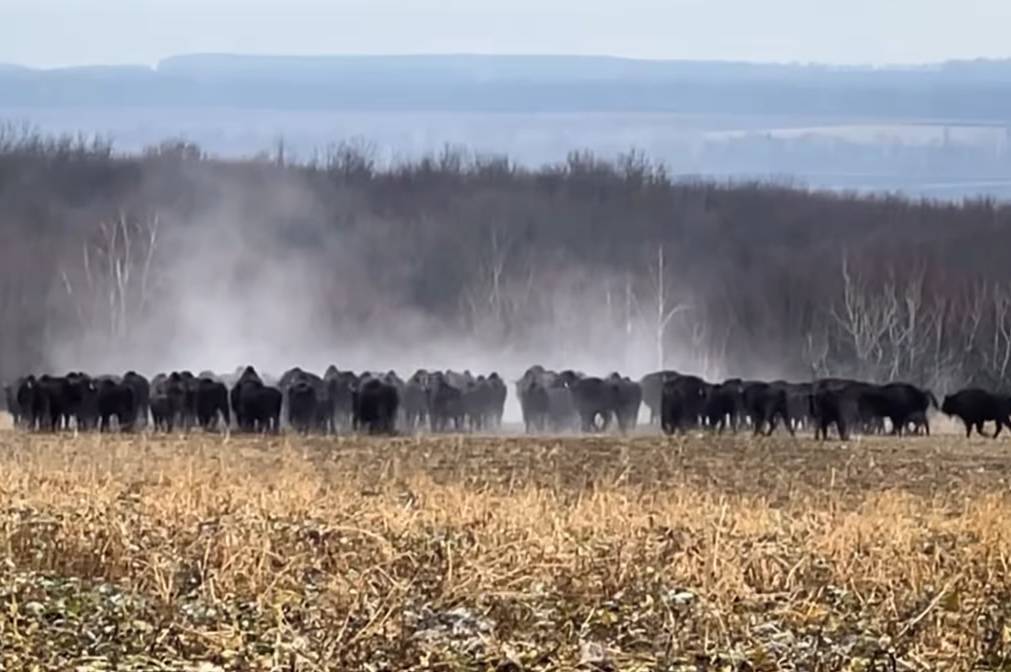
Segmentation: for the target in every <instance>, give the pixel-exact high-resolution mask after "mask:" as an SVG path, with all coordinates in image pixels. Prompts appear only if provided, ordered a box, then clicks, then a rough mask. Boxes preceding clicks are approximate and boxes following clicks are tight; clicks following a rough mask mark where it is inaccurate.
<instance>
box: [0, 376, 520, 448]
mask: <svg viewBox="0 0 1011 672" xmlns="http://www.w3.org/2000/svg"><path fill="white" fill-rule="evenodd" d="M4 398H5V401H6V405H7V410H8V411H9V412H10V414H11V415H12V416H13V418H14V422H15V424H16V425H17V426H18V427H21V428H24V429H29V430H35V431H50V432H53V431H59V430H65V429H77V430H80V431H87V430H100V431H110V430H112V429H118V430H119V431H127V432H128V431H133V430H136V429H143V428H151V429H152V430H154V431H163V432H173V431H177V430H178V431H187V430H190V429H195V428H202V429H205V430H208V431H226V430H232V429H234V430H236V431H241V432H260V433H276V432H279V431H280V430H281V429H282V428H283V427H287V428H289V429H290V430H292V431H295V432H300V433H310V432H312V433H320V434H336V433H342V432H358V431H361V432H367V433H372V434H391V433H394V432H395V431H407V432H414V431H420V430H423V429H430V430H431V431H459V432H462V431H485V430H493V429H497V428H499V427H500V426H501V423H502V414H503V411H504V407H505V400H506V386H505V383H504V382H503V381H502V379H501V378H500V377H499V376H498V374H496V373H492V374H490V375H488V376H484V375H478V376H475V375H473V374H471V373H470V372H469V371H465V372H463V373H458V372H455V371H433V372H429V371H424V370H421V371H417V372H416V373H415V374H414V375H412V376H411V377H410V378H409V379H408V380H406V381H405V380H402V379H401V378H400V377H399V376H397V374H396V373H394V372H392V371H391V372H389V373H385V374H378V373H369V372H366V373H362V374H355V373H353V372H350V371H340V370H338V369H337V368H336V367H334V366H331V367H330V368H328V369H327V370H326V372H325V373H324V374H323V375H322V376H319V375H316V374H314V373H310V372H308V371H303V370H302V369H300V368H294V369H291V370H289V371H287V372H285V373H284V375H282V376H281V377H280V378H279V379H277V380H273V379H270V378H268V377H266V376H261V375H260V374H259V373H257V371H256V369H254V368H253V367H251V366H249V367H244V368H240V369H237V370H236V371H235V372H234V373H232V374H228V375H216V374H214V373H211V372H209V371H205V372H203V373H200V374H199V375H193V374H192V373H190V372H188V371H181V372H180V371H174V372H171V373H161V374H158V375H156V376H154V377H153V378H151V379H150V380H148V379H147V378H145V377H144V376H142V375H140V374H138V373H136V372H134V371H130V372H128V373H126V374H125V375H123V376H112V375H103V376H97V377H92V376H89V375H87V374H85V373H80V372H74V373H69V374H67V375H65V376H51V375H42V376H39V377H36V376H34V375H32V376H26V377H24V378H21V379H19V380H17V381H16V382H14V383H13V384H11V385H6V386H4Z"/></svg>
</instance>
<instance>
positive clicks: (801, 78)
mask: <svg viewBox="0 0 1011 672" xmlns="http://www.w3.org/2000/svg"><path fill="white" fill-rule="evenodd" d="M75 105H77V106H80V105H83V106H98V105H102V106H138V105H139V106H161V107H164V106H170V107H171V106H191V107H200V106H226V107H239V108H243V107H246V108H281V109H335V110H376V109H381V110H446V111H502V112H527V113H529V112H617V111H620V112H639V111H641V112H666V113H683V114H729V115H734V114H749V115H754V114H803V115H808V116H826V115H827V116H832V117H837V118H842V119H846V118H857V117H860V118H866V117H871V118H903V119H908V118H931V119H936V118H944V119H955V120H959V119H965V120H980V119H984V120H990V121H993V120H1007V119H1011V60H979V61H951V62H945V63H938V64H928V65H922V66H888V67H870V66H829V65H818V64H809V65H806V64H784V63H743V62H721V61H690V60H655V61H654V60H642V59H630V58H618V57H610V56H550V55H479V54H436V55H380V56H367V55H361V56H355V55H333V56H269V55H268V56H259V55H242V54H185V55H179V56H173V57H171V58H166V59H164V60H163V61H161V62H159V63H158V64H157V65H155V66H154V67H148V66H132V65H126V66H87V67H74V68H58V69H49V70H40V69H32V68H23V67H19V66H13V65H0V107H59V106H75Z"/></svg>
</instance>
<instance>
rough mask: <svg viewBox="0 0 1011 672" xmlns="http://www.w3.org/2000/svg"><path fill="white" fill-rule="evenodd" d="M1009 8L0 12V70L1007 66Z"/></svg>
mask: <svg viewBox="0 0 1011 672" xmlns="http://www.w3.org/2000/svg"><path fill="white" fill-rule="evenodd" d="M1009 30H1011V0H958V1H955V0H623V1H618V0H275V1H268V0H0V62H7V63H21V64H26V65H34V66H59V65H80V64H88V63H154V62H155V61H157V60H158V59H159V58H162V57H164V56H169V55H172V54H178V53H183V52H197V51H199V52H243V53H285V54H324V53H373V54H374V53H432V52H453V53H459V52H477V53H538V54H550V53H568V54H609V55H617V56H632V57H642V58H692V59H733V60H760V61H804V62H806V61H820V62H828V63H916V62H925V61H935V60H942V59H948V58H975V57H987V58H1003V57H1008V56H1011V39H1009V38H1008V33H1009Z"/></svg>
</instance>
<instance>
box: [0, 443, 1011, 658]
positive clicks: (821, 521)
mask: <svg viewBox="0 0 1011 672" xmlns="http://www.w3.org/2000/svg"><path fill="white" fill-rule="evenodd" d="M1009 451H1011V439H1009V440H1007V441H1004V440H998V441H989V440H981V439H972V440H970V441H966V440H964V439H962V438H960V437H957V436H951V435H946V436H942V437H934V438H920V437H917V438H909V439H894V438H875V439H864V440H854V441H851V442H849V443H846V444H843V443H840V442H838V441H829V442H825V443H816V442H814V441H812V440H809V439H789V438H780V437H776V438H772V439H758V440H756V439H752V438H745V437H723V438H717V437H704V438H698V437H688V438H678V439H666V438H658V437H641V438H640V437H637V438H634V439H627V440H621V439H617V438H605V437H597V438H564V439H558V438H498V439H493V438H479V437H455V436H454V437H438V438H404V439H386V440H381V439H375V440H372V439H358V438H328V439H323V438H319V439H312V438H310V439H296V438H291V437H272V438H240V437H230V438H227V439H224V438H221V437H217V436H198V435H193V436H190V437H169V438H155V437H147V436H134V437H121V436H104V437H103V436H80V437H76V438H74V437H60V438H56V437H44V436H26V435H24V434H20V433H15V432H13V431H4V432H0V604H2V605H3V608H2V609H0V668H3V669H21V667H22V666H24V665H26V664H32V663H34V664H36V665H39V666H41V667H40V669H72V668H74V667H78V669H112V667H113V666H118V668H117V669H152V668H153V667H154V666H155V665H156V664H157V665H161V666H162V667H163V668H168V669H201V670H216V669H236V670H238V669H295V670H317V669H333V670H347V669H373V670H380V669H390V670H400V669H412V668H413V669H433V668H441V669H502V670H526V669H531V670H540V669H545V670H546V669H623V670H624V669H642V670H647V669H650V670H652V669H685V670H688V669H742V670H744V669H769V670H772V669H854V670H855V669H863V670H867V669H881V670H893V669H895V670H898V669H956V670H958V669H1006V666H1007V665H1008V664H1009V660H1011V659H1009V658H1008V655H1009V648H1008V644H1009V642H1011V621H1009V620H1008V619H1009V617H1011V571H1009V567H1008V559H1009V558H1011V522H1009V521H1011V454H1009Z"/></svg>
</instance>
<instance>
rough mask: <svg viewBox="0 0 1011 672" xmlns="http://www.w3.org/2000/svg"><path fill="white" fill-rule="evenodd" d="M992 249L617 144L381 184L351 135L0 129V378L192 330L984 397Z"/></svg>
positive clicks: (990, 360) (1006, 275)
mask: <svg viewBox="0 0 1011 672" xmlns="http://www.w3.org/2000/svg"><path fill="white" fill-rule="evenodd" d="M1008 249H1011V209H1009V208H1008V207H1007V206H1006V205H1004V204H1001V203H997V202H994V201H992V200H988V199H980V200H969V201H963V202H958V203H956V202H933V201H927V200H917V201H914V200H910V199H907V198H903V197H901V196H896V195H881V196H872V197H868V196H857V195H854V194H840V193H821V192H813V191H807V190H802V189H796V188H792V187H790V186H786V185H780V184H773V183H759V182H755V183H721V182H715V181H708V180H705V179H691V180H688V179H684V178H679V177H677V176H673V175H671V174H669V172H668V171H667V170H666V169H665V167H664V165H662V164H661V163H657V162H654V161H651V160H650V159H649V158H648V157H646V156H644V155H642V154H641V153H637V152H634V151H633V152H629V153H627V154H624V155H621V156H618V157H615V158H609V159H604V158H600V157H597V156H594V155H592V154H590V153H574V154H571V155H569V156H568V157H566V158H565V159H564V160H562V161H560V162H558V163H556V164H552V165H545V166H543V167H540V168H537V169H529V168H524V167H521V166H518V165H517V164H515V163H513V162H511V161H510V160H509V159H508V157H503V156H481V155H473V154H471V153H469V152H467V151H465V150H461V149H458V148H450V147H447V148H446V149H445V150H444V151H443V152H441V153H438V154H435V155H432V156H427V157H424V158H422V159H419V160H412V161H404V162H400V163H395V164H393V165H380V163H379V162H378V161H377V160H376V158H375V152H374V151H372V150H371V148H370V147H369V145H368V144H367V143H365V142H361V141H357V142H349V143H340V144H336V145H334V146H331V147H329V148H327V149H326V150H325V151H321V152H319V153H318V154H317V155H316V156H315V157H313V158H312V159H311V160H302V161H298V162H293V161H290V160H288V158H287V157H286V156H285V155H284V151H283V146H281V145H279V146H278V148H277V149H276V150H275V151H272V152H270V153H264V154H263V155H260V156H256V157H250V158H248V159H245V160H223V159H218V158H214V157H210V156H206V155H205V154H204V153H203V152H202V151H201V150H200V148H199V147H196V146H194V145H192V144H189V143H186V142H185V141H167V142H165V143H163V144H162V145H160V146H157V147H152V148H149V149H148V150H147V151H145V152H143V153H139V154H121V153H118V152H116V151H115V148H114V146H113V144H112V143H111V142H108V141H105V140H102V139H95V138H86V137H46V136H42V135H40V134H38V133H35V132H33V131H31V130H28V129H22V128H14V127H10V126H7V127H4V128H3V129H2V130H0V255H2V256H0V261H2V263H0V378H3V379H4V380H10V379H12V378H14V377H16V376H19V375H23V374H24V373H27V372H30V371H40V370H49V369H51V368H54V367H59V366H67V365H68V364H67V362H68V361H78V360H77V359H74V358H75V357H76V358H85V359H87V358H89V357H90V358H91V359H92V360H94V355H95V353H96V352H112V353H116V352H129V353H131V355H132V356H133V357H134V360H133V361H132V362H131V365H132V366H143V362H140V363H138V362H137V361H136V360H137V359H138V358H140V357H141V355H138V353H147V352H151V353H156V352H158V351H159V350H162V349H165V348H170V347H171V345H172V343H173V339H180V338H182V334H183V331H184V330H189V331H190V332H194V333H197V334H198V335H200V334H202V332H201V329H202V328H203V325H204V324H205V323H207V324H206V327H207V329H208V330H213V331H215V332H218V333H219V334H220V333H224V334H226V337H225V342H227V338H229V337H234V338H235V339H241V338H243V336H244V335H246V334H249V333H252V332H258V331H261V332H262V331H263V330H267V329H269V330H270V331H269V333H268V336H269V338H267V337H265V342H268V343H273V342H276V343H277V347H278V348H279V349H280V348H286V347H289V346H292V343H295V344H304V343H307V342H312V343H324V344H332V345H333V351H334V352H335V353H336V354H335V356H339V353H340V352H341V348H342V347H350V345H349V344H353V343H357V344H360V343H361V342H362V341H363V340H365V341H368V340H369V339H375V338H378V337H380V336H382V337H384V338H390V339H394V340H395V341H396V343H397V347H400V348H401V349H405V350H408V351H409V350H410V349H411V348H412V347H415V346H416V347H417V348H418V351H419V352H424V349H423V347H422V346H423V345H424V344H425V342H426V339H442V340H450V341H459V342H467V343H472V344H477V346H480V347H481V348H483V349H484V350H485V351H487V352H492V353H496V352H502V353H508V352H516V353H519V352H522V353H524V355H530V353H538V352H544V353H547V354H546V356H551V357H555V358H556V361H557V359H558V358H561V357H564V356H565V353H566V352H568V351H570V350H572V351H575V350H576V349H579V350H580V351H582V352H587V353H592V355H593V358H592V361H599V363H600V367H601V368H604V367H607V368H612V367H613V368H620V369H622V370H624V371H627V372H629V373H631V374H633V375H634V374H637V373H639V374H641V373H644V372H645V371H647V370H654V369H661V368H676V369H677V370H679V371H684V372H690V373H696V374H699V375H703V376H705V377H707V378H710V379H718V378H719V377H720V376H731V375H733V376H741V377H745V378H747V377H756V378H772V377H776V378H790V379H796V380H810V379H812V378H814V377H828V376H844V377H852V378H858V379H861V380H870V381H878V382H887V381H893V380H903V381H909V382H912V383H916V384H918V385H924V386H927V387H930V388H937V389H939V390H944V389H951V388H954V387H956V386H961V385H967V384H979V385H983V386H986V387H989V388H995V389H1006V388H1007V387H1008V386H1007V385H1006V383H1005V381H1006V380H1007V378H1008V373H1009V367H1011V269H1009V265H1008V264H1007V263H1006V262H1007V258H1008V256H1007V250H1008ZM213 297H216V298H213ZM214 301H217V303H216V304H214V305H212V306H211V307H210V308H208V307H207V306H205V305H204V304H205V303H208V302H210V303H214ZM229 308H230V310H229ZM202 310H205V312H201V311H202ZM222 311H224V312H222ZM292 311H295V312H294V313H292ZM203 315H227V319H225V318H222V319H221V320H218V321H217V322H215V323H213V324H211V323H210V322H213V321H214V319H215V318H213V317H208V318H204V317H199V318H198V317H194V316H203ZM293 315H294V317H293ZM279 317H283V318H285V319H284V320H279ZM296 318H297V319H296ZM279 322H281V324H279ZM307 334H311V336H312V338H309V337H308V335H307ZM204 335H206V334H204ZM229 335H231V336H229ZM289 335H291V336H292V337H293V338H294V337H295V336H296V335H297V338H295V340H294V341H293V342H288V341H287V340H286V339H287V338H288V336H289ZM289 349H290V348H289ZM103 361H105V360H103ZM89 364H90V363H89V362H83V361H82V362H81V364H80V367H86V366H89ZM207 364H208V366H216V365H219V364H221V365H224V364H225V363H218V362H208V363H207ZM417 364H419V365H423V364H424V362H417ZM227 365H228V366H234V365H235V363H233V362H228V363H227ZM152 366H154V365H153V364H152ZM75 368H79V367H75ZM601 373H604V371H601Z"/></svg>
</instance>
